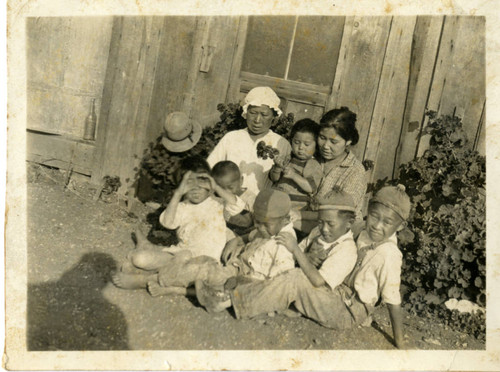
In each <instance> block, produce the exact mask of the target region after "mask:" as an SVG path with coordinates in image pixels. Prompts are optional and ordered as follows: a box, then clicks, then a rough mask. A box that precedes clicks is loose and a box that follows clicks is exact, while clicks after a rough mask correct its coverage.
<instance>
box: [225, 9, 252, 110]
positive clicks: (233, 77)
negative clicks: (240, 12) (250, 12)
mask: <svg viewBox="0 0 500 372" xmlns="http://www.w3.org/2000/svg"><path fill="white" fill-rule="evenodd" d="M247 29H248V17H247V16H240V17H239V25H238V33H237V35H236V47H235V48H234V54H233V61H232V64H231V73H230V75H229V87H228V89H227V95H226V103H234V102H236V101H237V100H238V95H239V93H240V72H241V64H242V63H243V53H244V51H245V42H246V39H247Z"/></svg>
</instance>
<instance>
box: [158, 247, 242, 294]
mask: <svg viewBox="0 0 500 372" xmlns="http://www.w3.org/2000/svg"><path fill="white" fill-rule="evenodd" d="M232 272H233V271H232V270H227V269H226V268H225V267H223V266H222V265H221V264H220V263H219V262H218V261H217V260H216V259H214V258H213V257H209V256H197V257H187V256H186V255H179V256H176V255H174V256H173V258H172V260H170V262H169V263H168V264H167V265H165V266H163V267H162V268H161V269H160V270H159V272H158V281H159V283H160V285H161V286H162V287H183V288H187V287H189V286H192V285H193V284H194V282H195V281H196V280H204V281H206V282H207V283H209V284H210V285H213V286H223V285H224V283H225V281H226V280H227V279H228V278H229V277H230V276H232Z"/></svg>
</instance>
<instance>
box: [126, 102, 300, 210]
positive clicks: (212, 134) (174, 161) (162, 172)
mask: <svg viewBox="0 0 500 372" xmlns="http://www.w3.org/2000/svg"><path fill="white" fill-rule="evenodd" d="M217 110H218V111H219V112H220V120H219V122H217V123H216V124H215V125H214V126H211V127H207V128H204V129H203V132H202V135H201V138H200V140H199V141H198V143H197V144H196V145H195V146H194V147H193V148H192V149H190V150H188V151H185V152H182V153H175V152H170V151H168V150H167V149H166V148H165V147H164V146H163V145H162V143H161V139H162V136H159V137H158V138H157V139H156V141H155V142H151V143H150V144H149V146H148V148H146V149H145V150H144V153H143V157H142V159H141V162H140V165H139V167H137V168H135V171H136V176H135V180H136V182H137V181H138V180H139V179H140V178H141V177H146V178H147V179H149V180H150V181H151V183H152V184H153V188H154V189H155V191H159V192H156V193H155V195H161V197H159V198H158V197H157V199H155V200H153V201H156V202H159V203H161V204H163V205H166V204H167V203H168V201H169V200H170V198H171V196H172V193H173V190H175V188H176V185H177V177H176V170H177V169H178V167H179V164H180V162H181V161H182V159H184V158H186V157H189V156H194V155H198V156H201V157H203V158H206V157H207V156H208V155H209V154H210V153H211V152H212V150H213V148H214V147H215V145H217V143H218V142H219V141H220V140H221V139H222V137H224V135H225V134H226V133H227V132H230V131H233V130H238V129H243V128H246V127H247V125H246V120H245V119H244V118H243V117H242V115H241V114H242V109H241V106H240V105H239V104H238V103H229V104H219V105H217ZM293 122H294V116H293V114H291V113H290V114H288V115H282V116H281V117H280V118H279V119H278V120H277V123H276V124H275V125H274V126H273V127H272V128H271V129H272V130H273V131H274V132H275V133H278V134H280V135H282V136H284V137H287V136H288V134H289V133H290V129H291V127H292V125H293Z"/></svg>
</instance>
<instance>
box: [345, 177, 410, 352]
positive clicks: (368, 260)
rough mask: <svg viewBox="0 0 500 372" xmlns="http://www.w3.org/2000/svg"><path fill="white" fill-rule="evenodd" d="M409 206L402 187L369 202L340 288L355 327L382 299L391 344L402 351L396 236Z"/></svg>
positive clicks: (387, 189)
mask: <svg viewBox="0 0 500 372" xmlns="http://www.w3.org/2000/svg"><path fill="white" fill-rule="evenodd" d="M410 211H411V202H410V198H409V196H408V195H407V194H406V192H405V187H404V186H403V185H397V186H386V187H383V188H382V189H380V190H379V192H377V194H376V195H375V196H374V197H372V198H371V199H370V202H369V204H368V215H367V217H366V226H365V229H364V230H363V231H361V233H360V234H359V236H358V238H357V241H356V244H357V247H358V259H357V262H356V266H355V268H354V270H353V271H352V273H351V274H350V275H349V277H347V278H346V280H345V285H343V286H342V288H341V289H342V291H341V295H342V299H343V301H344V303H345V304H346V307H348V308H349V309H350V310H351V312H352V317H353V321H354V322H356V323H361V322H365V321H366V320H367V319H368V320H370V314H371V312H372V311H373V308H374V306H375V304H376V303H377V302H378V300H379V299H381V300H382V301H383V302H384V303H385V304H386V305H387V308H388V309H389V315H390V318H391V323H392V329H393V334H394V342H395V344H396V346H397V347H398V348H403V321H402V312H401V294H400V292H399V287H400V283H401V266H402V264H403V255H402V253H401V251H400V250H399V248H398V239H397V237H396V233H397V232H399V231H401V230H403V229H404V228H405V227H406V224H407V222H406V221H407V220H408V218H409V217H410Z"/></svg>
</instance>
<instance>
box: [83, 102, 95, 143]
mask: <svg viewBox="0 0 500 372" xmlns="http://www.w3.org/2000/svg"><path fill="white" fill-rule="evenodd" d="M96 124H97V116H96V114H95V98H92V102H91V104H90V112H89V114H88V115H87V117H86V118H85V130H84V133H83V139H84V140H88V141H94V140H95V127H96Z"/></svg>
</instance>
